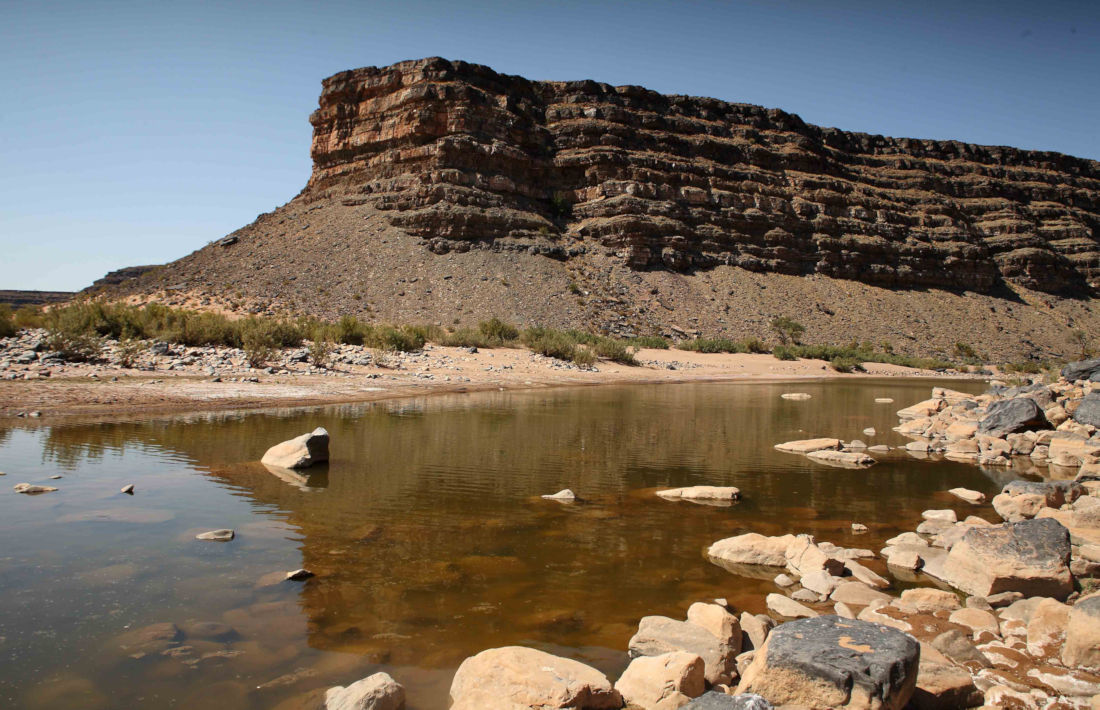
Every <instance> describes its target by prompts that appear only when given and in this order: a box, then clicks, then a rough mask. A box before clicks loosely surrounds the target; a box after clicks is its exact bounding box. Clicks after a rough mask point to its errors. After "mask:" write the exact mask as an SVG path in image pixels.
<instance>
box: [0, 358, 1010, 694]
mask: <svg viewBox="0 0 1100 710" xmlns="http://www.w3.org/2000/svg"><path fill="white" fill-rule="evenodd" d="M933 384H936V383H933V382H931V381H927V380H925V381H912V380H896V379H894V380H864V379H860V380H845V381H838V382H828V383H805V382H802V383H797V384H789V383H788V384H682V385H668V384H664V385H636V386H635V385H632V386H603V387H589V388H577V389H553V390H541V391H530V392H495V393H483V394H463V395H454V396H437V397H429V398H423V399H408V400H397V401H391V402H379V403H371V404H363V405H354V406H333V407H325V408H317V409H305V410H303V409H297V410H277V411H271V410H267V411H262V412H250V413H218V414H209V415H202V416H180V417H172V418H149V419H144V420H136V421H124V422H117V421H116V422H110V423H103V422H93V423H79V422H74V423H66V424H59V425H54V426H49V425H42V426H36V425H35V423H34V422H33V421H28V422H24V423H22V424H21V425H20V426H18V427H15V428H7V429H0V471H4V472H6V474H7V475H6V476H5V477H3V478H0V481H3V484H4V485H3V487H2V488H0V541H2V545H0V605H2V606H0V608H2V609H3V612H2V614H0V707H19V708H28V709H29V710H38V709H44V708H60V707H65V708H69V707H72V708H88V709H99V708H119V709H122V708H126V709H130V708H203V710H208V709H209V708H210V707H212V703H214V705H213V706H215V707H218V708H224V709H226V710H238V709H240V710H244V709H248V710H252V709H259V708H280V709H281V710H288V709H290V708H302V707H306V706H308V705H309V703H310V702H312V700H313V699H314V698H316V696H317V693H318V692H319V690H320V689H323V688H326V687H329V686H331V685H336V684H341V685H343V684H347V683H350V682H352V681H354V680H356V679H358V678H361V677H363V676H365V675H368V674H369V673H372V672H375V671H377V670H385V671H387V672H389V673H390V674H391V675H393V676H394V678H396V679H397V680H398V681H399V682H401V683H402V684H404V685H405V686H406V688H407V691H408V696H409V708H410V710H438V709H442V708H446V707H447V690H448V687H449V685H450V680H451V676H452V675H453V673H454V670H455V668H457V666H458V664H459V663H461V661H462V659H463V658H465V657H467V656H469V655H472V654H474V653H477V652H478V651H481V650H483V649H486V648H491V647H496V646H502V645H509V644H523V645H530V646H535V647H538V648H541V649H544V650H547V651H550V652H552V653H556V654H560V655H566V656H569V657H572V658H576V659H578V660H582V661H584V662H587V663H590V664H593V665H595V666H597V667H598V668H600V669H601V670H603V671H605V672H607V673H608V674H609V675H611V677H612V678H614V677H616V676H617V674H618V673H619V672H621V670H622V669H623V668H624V667H625V665H626V663H627V657H626V654H625V649H626V645H627V641H628V640H629V638H630V636H631V635H632V634H633V632H634V630H635V628H636V626H637V622H638V619H639V618H640V617H641V616H644V615H647V614H664V615H670V616H677V617H679V618H683V614H684V613H685V611H686V609H687V607H688V606H689V605H690V604H691V603H692V602H695V601H700V600H707V599H713V598H715V597H725V598H727V599H728V600H729V601H730V602H731V603H732V604H734V605H735V606H737V607H738V608H740V609H747V610H750V611H753V612H759V611H763V610H764V607H763V595H764V594H766V593H768V592H772V591H776V589H775V587H774V585H773V584H772V583H771V582H770V581H769V579H770V577H771V576H773V575H774V573H775V570H771V571H770V572H764V573H762V574H760V575H758V577H759V578H752V577H742V576H736V575H734V574H731V573H730V572H727V571H726V570H724V569H722V568H720V567H718V566H716V565H714V564H711V563H710V562H708V560H707V559H706V557H705V554H704V551H705V549H706V547H707V546H708V545H710V543H712V542H714V541H715V540H718V539H721V538H723V537H728V536H731V535H737V534H740V533H743V532H748V531H755V532H760V533H763V534H782V533H786V532H796V533H800V532H807V533H813V534H814V535H816V536H817V537H818V538H819V539H822V540H827V541H830V542H834V543H836V544H839V545H844V546H855V547H868V548H871V549H875V550H877V549H878V548H879V547H881V543H882V541H883V540H885V539H887V538H889V537H892V536H893V535H895V534H897V533H898V532H901V531H904V530H912V529H913V528H914V526H915V525H916V524H917V522H918V521H919V519H920V512H921V511H922V510H924V509H927V508H945V507H953V508H955V509H956V510H957V511H958V512H959V513H960V517H962V516H964V515H968V514H972V513H977V514H980V515H984V516H985V517H987V518H988V519H990V520H996V519H997V518H996V517H995V516H994V515H993V514H992V512H991V509H989V508H985V507H977V508H972V507H970V506H967V505H966V504H963V503H961V502H959V501H956V500H954V499H953V498H951V497H950V496H949V495H947V494H946V493H944V491H946V490H947V489H949V488H953V487H956V486H964V487H967V488H973V489H977V490H980V491H983V492H985V493H987V494H992V493H994V492H995V491H996V490H997V489H999V487H1000V484H1001V482H1003V481H1004V480H1006V478H1007V479H1010V478H1012V477H1014V476H1012V475H1011V474H1006V473H1005V472H1003V471H996V470H989V471H983V470H982V469H980V468H978V467H977V466H972V465H967V464H959V463H952V462H948V461H939V462H933V461H928V460H919V459H914V458H912V457H910V456H909V455H907V454H906V453H905V452H891V453H890V454H885V455H882V456H881V460H880V462H879V463H878V464H876V465H875V466H873V467H870V468H867V469H861V470H850V469H844V468H833V467H830V466H826V465H823V464H818V463H814V462H812V461H811V460H809V459H806V458H804V457H802V456H797V455H792V454H784V453H780V452H777V451H775V450H774V449H773V445H774V444H776V443H778V442H782V441H787V440H790V439H803V438H810V437H817V436H836V437H839V438H842V439H845V440H848V439H853V438H860V439H863V440H865V441H867V442H868V443H870V444H877V443H889V444H901V443H904V441H905V440H904V439H902V438H901V437H899V436H898V435H896V434H895V433H893V432H892V431H891V427H893V426H895V425H896V424H897V417H896V415H895V411H896V410H897V409H899V408H901V407H903V406H907V405H909V404H912V403H913V402H916V401H918V400H921V399H925V398H927V397H928V396H929V392H930V388H931V387H932V386H933ZM948 384H950V385H951V386H953V387H955V388H957V389H964V390H968V391H972V392H977V391H980V390H981V389H982V388H983V385H982V384H981V383H977V382H965V383H958V382H955V383H948ZM789 391H802V392H808V393H810V394H812V395H813V399H811V400H809V401H789V400H784V399H781V398H780V397H779V395H780V394H781V393H782V392H789ZM876 397H892V398H893V399H894V400H895V403H894V404H876V403H874V398H876ZM317 426H323V427H325V428H326V429H328V431H329V432H330V434H331V435H332V460H331V462H330V463H329V464H328V465H327V466H323V467H319V468H317V469H315V470H313V469H311V471H312V473H311V474H310V475H309V476H308V477H302V478H300V479H285V478H280V477H277V476H276V475H273V474H272V473H270V472H269V471H268V470H267V469H265V468H264V467H263V466H262V465H261V464H259V463H258V459H259V458H260V456H261V455H262V454H263V452H264V451H265V450H266V449H267V448H268V447H269V446H271V445H272V444H274V443H277V442H279V441H282V440H285V439H288V438H291V437H293V436H296V435H298V434H301V433H304V432H306V431H310V430H312V429H313V428H314V427H317ZM866 427H874V428H875V429H876V430H877V431H878V434H877V435H876V436H873V437H868V436H866V435H864V434H862V433H861V432H862V430H863V429H864V428H866ZM57 475H59V476H61V478H60V479H55V480H51V478H50V477H51V476H57ZM23 481H26V482H30V483H42V484H49V485H55V486H57V487H58V488H59V489H60V491H59V492H56V493H48V494H44V495H37V496H26V495H19V494H15V493H14V492H12V491H11V486H12V485H14V484H15V483H19V482H23ZM130 483H132V484H134V486H135V494H134V495H133V496H128V495H124V494H121V493H120V492H119V490H120V488H122V486H124V485H126V484H130ZM696 484H713V485H734V486H738V487H739V488H741V490H742V492H743V496H744V499H743V500H742V501H741V502H740V503H738V504H736V505H733V506H728V507H714V506H705V505H696V504H692V503H688V502H670V501H666V500H663V499H661V498H658V497H657V496H655V495H654V491H655V490H658V489H660V488H664V487H674V486H688V485H696ZM562 488H571V489H573V490H574V491H575V492H576V493H577V495H578V496H580V497H581V498H582V499H583V501H582V502H578V503H574V504H562V503H558V502H554V501H549V500H543V499H541V498H540V497H539V496H540V494H544V493H554V492H556V491H558V490H560V489H562ZM4 491H6V492H4ZM853 521H856V522H861V523H864V524H865V525H867V526H868V527H869V528H870V531H869V532H868V533H866V534H862V535H856V534H853V533H852V531H851V523H852V522H853ZM216 528H232V529H234V530H235V531H236V533H237V537H236V539H234V540H233V541H232V542H228V543H216V542H201V541H198V540H196V539H195V535H196V534H197V533H199V532H203V531H206V530H211V529H216ZM303 567H304V568H306V569H309V570H310V571H312V572H313V573H315V575H316V576H315V577H313V578H312V579H309V580H306V581H304V582H302V581H300V582H292V581H285V580H283V579H282V577H283V574H284V573H285V572H287V571H290V570H294V569H298V568H303ZM877 569H879V570H880V571H882V572H885V568H884V567H881V566H879V567H877ZM914 583H915V584H920V583H924V581H923V580H921V579H920V578H919V577H918V578H916V579H911V580H899V581H898V584H899V585H906V584H914Z"/></svg>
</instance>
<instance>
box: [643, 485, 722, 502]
mask: <svg viewBox="0 0 1100 710" xmlns="http://www.w3.org/2000/svg"><path fill="white" fill-rule="evenodd" d="M657 495H659V496H661V497H662V498H668V499H676V498H682V499H684V500H719V501H732V500H738V499H739V498H741V489H739V488H734V487H733V486H688V487H686V488H670V489H668V490H665V491H657Z"/></svg>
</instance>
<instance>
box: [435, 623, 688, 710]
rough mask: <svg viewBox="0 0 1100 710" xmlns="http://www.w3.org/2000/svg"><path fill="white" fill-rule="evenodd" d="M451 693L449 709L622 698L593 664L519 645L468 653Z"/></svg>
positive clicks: (584, 708) (608, 702)
mask: <svg viewBox="0 0 1100 710" xmlns="http://www.w3.org/2000/svg"><path fill="white" fill-rule="evenodd" d="M704 633H705V632H704ZM450 695H451V700H452V701H453V703H454V704H453V705H451V708H450V710H514V709H515V708H526V707H535V708H540V709H545V710H550V709H552V708H571V709H575V710H604V709H605V708H607V709H611V708H619V707H621V706H622V704H623V701H622V696H620V695H619V691H617V690H615V689H614V688H613V687H612V686H611V681H609V680H608V679H607V677H606V676H604V674H603V673H600V672H599V671H598V670H596V669H595V668H591V667H589V666H586V665H584V664H583V663H578V662H577V661H573V660H570V659H567V658H559V657H557V656H552V655H550V654H549V653H544V652H542V651H537V650H535V649H533V648H524V647H522V646H507V647H504V648H492V649H489V650H487V651H482V652H481V653H479V654H477V655H476V656H471V657H470V658H467V659H466V660H465V661H463V662H462V665H460V666H459V667H458V671H457V672H456V673H455V676H454V680H453V681H452V682H451V692H450Z"/></svg>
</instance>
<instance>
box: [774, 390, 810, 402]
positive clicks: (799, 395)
mask: <svg viewBox="0 0 1100 710" xmlns="http://www.w3.org/2000/svg"><path fill="white" fill-rule="evenodd" d="M779 396H780V397H782V398H783V399H794V400H806V399H810V394H809V393H807V392H784V393H783V394H781V395H779Z"/></svg>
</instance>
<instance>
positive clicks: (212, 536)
mask: <svg viewBox="0 0 1100 710" xmlns="http://www.w3.org/2000/svg"><path fill="white" fill-rule="evenodd" d="M235 536H236V533H235V532H233V531H232V530H229V529H227V528H223V529H221V530H211V531H209V532H204V533H199V534H198V535H196V536H195V539H196V540H213V541H214V542H229V541H230V540H232V539H233V538H234V537H235Z"/></svg>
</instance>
